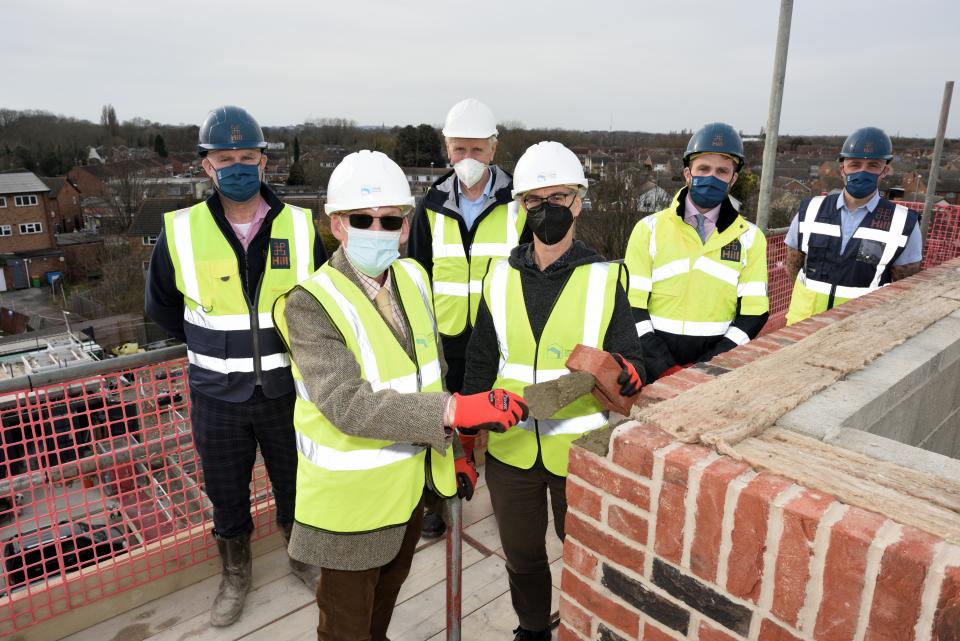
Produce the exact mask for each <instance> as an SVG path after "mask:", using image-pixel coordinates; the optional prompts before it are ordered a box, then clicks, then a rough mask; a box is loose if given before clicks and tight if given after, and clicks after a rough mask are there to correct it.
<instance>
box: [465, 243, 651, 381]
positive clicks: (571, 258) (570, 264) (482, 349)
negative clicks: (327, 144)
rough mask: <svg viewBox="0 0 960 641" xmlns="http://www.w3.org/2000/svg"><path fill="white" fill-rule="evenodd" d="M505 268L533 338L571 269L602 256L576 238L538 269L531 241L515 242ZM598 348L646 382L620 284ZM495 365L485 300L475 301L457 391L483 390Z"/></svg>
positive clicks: (493, 332)
mask: <svg viewBox="0 0 960 641" xmlns="http://www.w3.org/2000/svg"><path fill="white" fill-rule="evenodd" d="M509 260H510V266H511V267H513V268H514V269H516V270H518V271H519V272H520V284H521V286H522V288H523V302H524V304H525V305H526V309H527V317H528V318H529V319H530V329H531V330H532V331H533V337H534V339H535V340H538V341H539V340H540V336H541V335H542V334H543V328H544V326H545V325H546V324H547V320H548V319H549V317H550V311H551V310H552V309H553V305H554V302H555V301H556V300H557V297H558V296H560V292H561V291H563V287H564V286H565V285H566V284H567V280H569V278H570V275H571V274H572V273H573V270H574V269H575V268H576V267H579V266H581V265H589V264H591V263H597V262H603V261H604V260H605V259H604V258H603V256H601V255H600V254H598V253H597V252H595V251H593V250H592V249H590V248H589V247H587V246H586V245H584V244H583V243H582V242H580V241H579V240H575V241H573V246H571V247H570V249H569V250H568V251H567V253H566V254H564V255H563V256H561V257H560V258H559V259H558V260H557V261H556V262H554V263H553V264H551V265H549V266H547V268H546V269H545V270H544V271H540V269H539V268H538V267H537V265H536V263H535V262H534V260H533V244H532V243H526V244H522V245H518V246H517V247H515V248H514V250H513V252H511V254H510V259H509ZM603 349H604V350H606V351H608V352H613V353H619V354H621V355H622V356H623V357H624V358H625V359H627V360H628V361H630V362H631V363H633V366H634V367H635V368H636V369H637V373H638V374H639V375H640V378H641V379H642V380H643V381H644V382H646V381H647V375H646V369H645V367H644V357H643V353H642V348H641V347H640V339H639V338H638V337H637V330H636V326H635V325H634V322H633V318H632V316H631V315H630V303H629V301H628V300H627V293H626V292H625V291H624V290H623V288H622V287H618V288H617V295H616V300H615V301H614V307H613V316H612V317H611V319H610V325H609V326H608V327H607V333H606V335H605V336H604V337H603ZM499 365H500V348H499V345H498V341H497V332H496V329H495V328H494V326H493V318H492V317H491V316H490V310H489V308H488V307H487V304H486V301H485V300H482V299H481V301H480V308H479V310H478V311H477V322H476V324H475V325H474V328H473V335H472V336H471V337H470V344H469V346H468V348H467V367H466V375H465V377H464V381H463V393H464V394H473V393H476V392H482V391H485V390H489V389H490V388H492V387H493V384H494V381H496V378H497V370H498V369H499Z"/></svg>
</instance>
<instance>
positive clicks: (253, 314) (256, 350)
mask: <svg viewBox="0 0 960 641" xmlns="http://www.w3.org/2000/svg"><path fill="white" fill-rule="evenodd" d="M263 260H264V263H263V271H262V272H260V280H258V281H257V289H256V291H255V292H254V295H253V303H252V304H251V303H250V296H249V295H248V294H247V287H246V285H247V269H246V267H247V264H246V263H247V259H246V252H244V259H243V263H244V264H243V267H244V269H243V280H244V288H243V297H244V298H245V299H246V301H247V309H248V310H249V311H250V332H251V338H252V339H253V372H254V375H255V376H256V379H257V381H256V385H258V386H260V387H262V386H263V372H262V370H261V369H260V314H258V313H257V310H258V309H259V308H260V286H261V285H262V284H263V277H264V274H266V272H267V263H266V260H267V250H266V249H264V250H263Z"/></svg>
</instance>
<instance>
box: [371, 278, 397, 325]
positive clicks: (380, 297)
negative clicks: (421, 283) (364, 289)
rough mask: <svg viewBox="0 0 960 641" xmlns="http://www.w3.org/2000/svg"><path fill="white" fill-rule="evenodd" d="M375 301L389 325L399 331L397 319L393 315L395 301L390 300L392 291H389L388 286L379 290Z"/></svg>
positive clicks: (374, 298)
mask: <svg viewBox="0 0 960 641" xmlns="http://www.w3.org/2000/svg"><path fill="white" fill-rule="evenodd" d="M373 302H374V304H375V305H376V306H377V309H378V310H379V311H380V315H381V316H383V320H385V321H387V325H389V326H390V327H391V329H393V331H395V332H399V328H398V327H397V319H396V318H395V317H394V315H393V303H392V302H391V300H390V292H389V291H387V288H386V287H381V288H380V289H378V290H377V295H376V296H374V297H373Z"/></svg>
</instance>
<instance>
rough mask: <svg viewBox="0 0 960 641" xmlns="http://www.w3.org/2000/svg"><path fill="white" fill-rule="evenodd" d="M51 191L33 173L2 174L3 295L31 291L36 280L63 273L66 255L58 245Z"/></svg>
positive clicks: (0, 240)
mask: <svg viewBox="0 0 960 641" xmlns="http://www.w3.org/2000/svg"><path fill="white" fill-rule="evenodd" d="M49 192H50V187H48V186H47V185H45V184H44V183H43V181H41V180H40V179H39V178H37V176H36V175H35V174H33V173H32V172H29V171H26V172H11V173H5V174H0V259H2V261H3V263H4V266H3V270H2V271H0V274H2V276H0V291H6V290H7V289H10V288H15V289H23V288H26V287H30V285H31V281H33V280H34V279H35V278H36V279H38V281H37V282H44V283H45V282H46V278H47V274H49V273H50V272H60V271H62V270H63V251H62V250H60V249H58V248H57V246H56V242H55V241H54V235H53V229H52V227H53V226H52V225H51V224H50V223H51V220H53V218H51V216H52V214H51V213H48V212H50V205H49V201H48V198H47V194H48V193H49Z"/></svg>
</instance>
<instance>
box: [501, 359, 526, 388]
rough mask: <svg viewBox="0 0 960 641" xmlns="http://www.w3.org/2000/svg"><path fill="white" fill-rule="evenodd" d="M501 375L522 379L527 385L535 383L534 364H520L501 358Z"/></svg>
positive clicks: (516, 379) (502, 376)
mask: <svg viewBox="0 0 960 641" xmlns="http://www.w3.org/2000/svg"><path fill="white" fill-rule="evenodd" d="M500 377H501V378H510V379H513V380H515V381H522V382H524V383H526V384H527V385H533V366H531V365H518V364H516V363H507V362H505V361H504V360H503V359H501V360H500Z"/></svg>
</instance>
